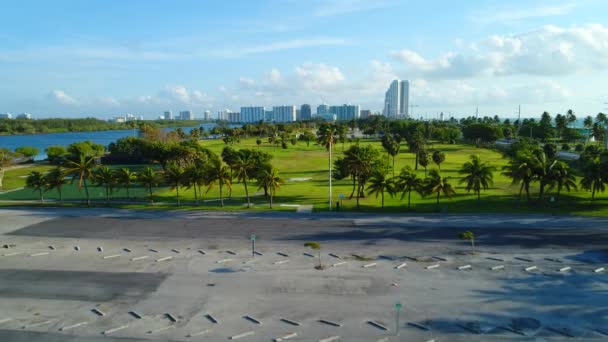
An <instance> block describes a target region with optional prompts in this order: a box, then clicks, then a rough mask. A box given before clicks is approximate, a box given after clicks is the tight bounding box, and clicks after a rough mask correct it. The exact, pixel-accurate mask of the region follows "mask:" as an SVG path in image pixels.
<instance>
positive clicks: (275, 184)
mask: <svg viewBox="0 0 608 342" xmlns="http://www.w3.org/2000/svg"><path fill="white" fill-rule="evenodd" d="M258 181H259V185H260V187H259V188H260V189H262V188H264V189H268V195H269V196H270V209H272V198H273V197H274V194H275V193H276V191H277V190H278V189H279V188H280V187H281V185H283V179H281V177H279V171H278V170H277V169H275V168H274V167H271V168H270V170H264V173H263V175H262V178H260V179H259V180H258Z"/></svg>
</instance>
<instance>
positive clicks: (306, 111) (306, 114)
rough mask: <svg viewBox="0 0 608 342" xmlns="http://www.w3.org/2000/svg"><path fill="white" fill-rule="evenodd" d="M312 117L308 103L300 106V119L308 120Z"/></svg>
mask: <svg viewBox="0 0 608 342" xmlns="http://www.w3.org/2000/svg"><path fill="white" fill-rule="evenodd" d="M311 118H312V109H311V108H310V105H309V104H303V105H302V106H301V107H300V120H310V119H311Z"/></svg>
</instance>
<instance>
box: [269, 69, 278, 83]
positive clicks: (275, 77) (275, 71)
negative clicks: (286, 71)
mask: <svg viewBox="0 0 608 342" xmlns="http://www.w3.org/2000/svg"><path fill="white" fill-rule="evenodd" d="M268 79H269V80H270V82H273V83H277V82H279V81H281V72H280V71H279V69H276V68H273V69H272V70H270V74H268Z"/></svg>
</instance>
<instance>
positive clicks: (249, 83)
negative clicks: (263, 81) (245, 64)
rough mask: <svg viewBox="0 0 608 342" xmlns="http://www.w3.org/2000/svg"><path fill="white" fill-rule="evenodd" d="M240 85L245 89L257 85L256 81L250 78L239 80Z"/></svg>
mask: <svg viewBox="0 0 608 342" xmlns="http://www.w3.org/2000/svg"><path fill="white" fill-rule="evenodd" d="M239 83H240V84H241V86H242V87H244V88H250V87H253V86H254V85H255V81H254V80H253V79H251V78H248V77H242V76H241V78H239Z"/></svg>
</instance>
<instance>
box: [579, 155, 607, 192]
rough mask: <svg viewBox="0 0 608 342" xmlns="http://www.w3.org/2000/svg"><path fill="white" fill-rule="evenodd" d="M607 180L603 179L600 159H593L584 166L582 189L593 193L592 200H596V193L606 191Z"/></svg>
mask: <svg viewBox="0 0 608 342" xmlns="http://www.w3.org/2000/svg"><path fill="white" fill-rule="evenodd" d="M605 182H606V180H605V179H604V178H603V177H602V164H601V162H600V159H599V158H593V159H591V160H589V161H587V162H586V163H585V165H584V166H583V178H582V179H581V181H580V184H581V188H583V189H585V190H589V191H591V200H592V201H593V200H595V193H596V192H604V191H605V190H606V184H605Z"/></svg>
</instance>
